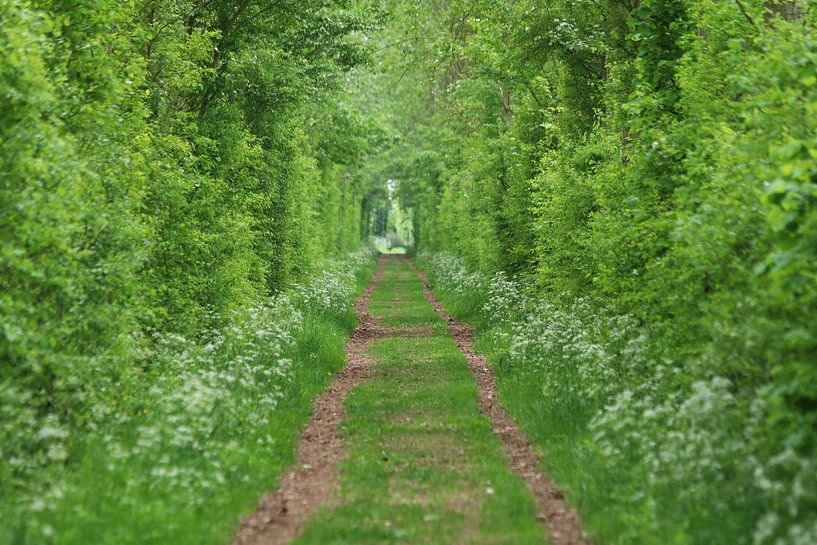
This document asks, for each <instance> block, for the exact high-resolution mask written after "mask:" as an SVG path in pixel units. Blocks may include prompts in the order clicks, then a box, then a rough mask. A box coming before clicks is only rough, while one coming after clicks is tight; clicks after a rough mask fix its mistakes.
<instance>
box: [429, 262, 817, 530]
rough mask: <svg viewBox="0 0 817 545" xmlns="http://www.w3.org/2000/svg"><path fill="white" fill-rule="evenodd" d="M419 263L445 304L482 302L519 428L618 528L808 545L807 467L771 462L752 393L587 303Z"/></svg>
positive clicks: (759, 399)
mask: <svg viewBox="0 0 817 545" xmlns="http://www.w3.org/2000/svg"><path fill="white" fill-rule="evenodd" d="M420 258H421V260H422V263H423V264H424V266H425V267H426V269H427V270H428V272H429V273H430V276H431V277H432V279H433V281H434V283H435V286H436V287H437V288H438V289H439V290H440V291H441V292H442V293H443V294H445V295H447V296H448V297H452V298H453V299H455V300H456V299H457V298H458V297H459V298H462V297H471V298H480V299H481V300H482V301H483V304H482V307H481V313H480V314H481V316H482V318H478V319H481V320H483V321H484V322H485V324H486V328H485V329H486V330H485V331H484V335H483V338H484V339H487V341H488V342H489V343H490V346H492V347H493V352H494V354H493V355H494V356H496V357H497V360H498V362H499V368H498V371H499V378H500V385H501V387H503V386H504V387H505V388H507V390H506V391H507V395H509V396H514V397H516V396H523V397H524V396H529V397H524V399H523V400H522V401H521V403H524V404H526V405H527V408H526V409H524V410H523V411H522V412H521V413H520V414H522V415H523V416H522V418H523V419H524V418H525V417H527V418H535V419H536V421H534V422H528V423H525V422H523V424H528V425H529V426H530V429H531V431H532V434H533V435H534V437H537V434H538V433H541V435H540V438H541V440H542V441H543V442H545V443H546V445H547V446H548V448H549V449H551V452H553V455H554V456H556V457H558V456H560V452H561V456H564V459H565V460H570V464H571V465H577V466H578V467H580V468H583V471H585V472H586V476H585V477H583V478H581V477H580V478H581V480H582V483H581V484H579V483H566V484H568V485H571V484H572V485H575V486H578V487H579V489H580V490H581V493H582V494H586V495H593V494H594V495H597V496H598V497H597V500H598V501H599V502H600V503H604V502H606V503H607V504H610V503H611V502H613V503H615V504H616V505H619V506H629V508H628V509H629V510H626V509H623V508H622V509H623V510H622V513H625V514H624V515H622V516H626V512H630V513H631V512H639V513H641V515H640V516H641V520H640V524H643V525H644V526H645V527H647V530H646V531H648V532H652V533H653V535H660V532H662V531H664V530H665V529H666V528H667V527H668V526H669V525H668V521H670V520H672V519H675V520H676V521H678V523H679V524H689V525H690V527H691V528H690V530H689V535H690V537H691V538H692V541H691V542H695V543H699V542H700V543H704V542H707V543H719V542H723V539H724V537H723V536H727V535H743V536H745V539H744V540H743V541H742V543H746V544H747V545H748V544H752V545H807V544H811V543H816V542H817V477H815V475H817V460H814V459H813V458H809V457H808V456H806V455H804V454H803V453H798V452H797V451H796V450H795V449H793V448H790V447H782V448H781V449H779V452H772V453H771V454H770V453H769V448H768V444H767V442H766V441H765V437H764V435H765V434H764V430H768V424H766V422H767V421H768V413H769V408H768V407H767V406H766V404H765V403H764V398H763V396H762V395H761V394H760V393H758V392H754V391H745V390H741V389H740V387H739V385H738V384H736V383H735V382H734V381H732V380H730V379H729V378H727V377H724V376H719V375H717V374H714V373H713V372H712V371H711V369H714V368H717V367H716V366H715V365H713V364H711V362H701V361H696V362H683V361H674V360H668V359H666V358H665V357H661V356H660V355H659V353H658V351H657V350H655V349H654V346H655V344H656V342H655V338H654V336H655V333H654V332H653V331H652V330H651V329H650V327H649V324H639V323H638V322H637V321H636V320H635V319H633V318H632V317H630V316H626V315H620V314H616V313H613V312H610V311H609V310H607V309H605V308H603V307H601V306H600V305H598V304H596V303H595V302H593V301H588V300H582V299H578V300H574V301H573V302H572V303H570V304H563V303H559V302H558V301H555V300H554V301H551V300H547V299H545V298H544V297H542V296H541V295H538V296H535V295H533V294H531V293H529V292H527V291H526V289H525V285H524V283H523V282H520V281H518V280H515V279H509V278H507V276H506V275H504V274H502V273H499V274H497V275H495V276H494V277H493V278H492V279H490V280H488V279H487V278H486V277H484V276H482V275H480V274H478V273H470V272H468V270H467V268H466V266H465V265H464V263H463V262H462V261H461V260H460V259H458V258H457V257H456V256H454V255H452V254H441V255H440V254H438V255H429V254H421V256H420ZM454 302H455V303H456V301H454ZM526 392H527V393H526ZM513 403H514V404H515V403H520V401H518V400H514V401H513ZM609 472H613V473H615V477H614V478H613V479H611V480H610V481H609V482H604V480H603V479H602V478H601V477H600V475H602V474H605V473H609ZM578 474H579V475H581V470H580V471H579V473H578ZM575 475H576V474H570V475H569V476H568V477H567V478H568V479H570V478H571V477H572V478H576V477H575ZM588 481H589V482H593V481H602V482H604V484H603V485H599V486H598V488H588V484H587V482H588ZM586 499H587V498H584V500H586ZM592 499H593V498H591V500H592ZM638 539H639V538H638V537H637V535H635V534H634V537H633V542H637V540H638ZM625 542H626V543H630V541H626V540H625V541H623V542H622V543H625Z"/></svg>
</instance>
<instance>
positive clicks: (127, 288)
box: [0, 0, 379, 542]
mask: <svg viewBox="0 0 817 545" xmlns="http://www.w3.org/2000/svg"><path fill="white" fill-rule="evenodd" d="M369 7H370V6H369V3H368V2H357V1H351V0H349V1H341V2H337V1H328V0H325V1H320V2H308V3H306V2H298V1H294V0H281V1H276V2H272V3H269V2H261V1H257V0H242V1H239V2H226V1H208V2H194V3H190V2H180V1H176V0H161V1H153V0H150V1H148V0H137V1H134V2H115V1H111V0H90V1H86V2H74V1H62V0H60V1H57V0H36V1H33V2H28V1H22V0H8V1H4V2H2V3H0V97H1V98H0V104H1V105H0V211H1V212H2V213H0V458H2V460H3V464H2V465H0V497H2V498H3V500H2V507H0V511H2V512H3V513H4V515H3V516H2V520H3V523H2V527H3V530H2V531H0V533H3V536H4V537H3V538H0V541H4V542H5V541H7V540H6V539H5V538H6V537H7V536H9V535H10V534H8V532H14V535H15V536H17V538H16V539H24V534H23V533H20V532H26V531H27V530H26V529H25V528H26V526H25V524H23V525H22V526H20V527H19V528H16V529H15V528H13V525H15V524H17V522H15V521H16V520H18V519H17V518H15V517H12V518H8V517H6V516H5V513H8V512H9V511H8V510H9V509H12V507H13V506H14V505H16V504H19V505H20V509H22V511H20V513H23V514H25V513H29V511H27V510H26V509H27V508H26V507H25V505H24V503H25V502H21V499H20V498H33V497H36V495H37V494H43V495H44V496H43V497H44V500H48V501H47V502H46V503H48V504H49V505H50V501H51V500H50V499H48V498H51V497H52V496H53V495H54V494H56V495H59V494H68V492H67V491H64V492H59V490H61V489H62V486H63V480H64V479H68V478H69V477H67V476H66V475H79V474H82V472H83V471H95V470H97V469H99V466H98V465H96V464H97V463H103V462H104V463H108V462H109V461H110V462H111V463H113V461H115V460H119V458H117V457H116V456H113V455H111V457H108V456H107V454H104V452H108V451H107V450H106V448H107V447H106V446H105V444H104V443H105V441H104V437H105V436H104V434H102V432H100V430H103V429H104V430H108V431H110V432H111V433H113V432H112V431H111V430H119V431H121V433H131V432H132V433H137V432H136V430H137V427H135V426H136V425H135V424H134V425H131V424H128V422H131V421H132V419H134V418H137V417H139V418H140V419H141V420H142V424H140V425H144V426H148V427H149V426H150V425H151V424H150V422H149V421H153V420H154V419H155V423H156V425H160V426H168V425H169V424H170V423H171V422H172V421H173V419H174V418H175V415H177V414H180V413H184V414H185V415H187V416H185V417H184V418H187V417H188V416H189V417H190V418H193V414H194V412H195V410H196V408H195V407H193V406H192V405H191V406H189V407H188V406H186V405H185V403H187V402H188V401H189V402H190V403H191V404H196V403H199V401H200V405H201V406H200V407H198V409H200V410H201V411H204V412H202V413H201V414H199V415H198V416H196V418H202V419H206V418H208V416H212V417H213V420H212V421H211V422H209V423H205V422H198V421H196V422H192V421H191V422H186V421H184V422H182V421H180V422H177V424H178V425H179V426H186V427H188V428H190V429H191V430H193V431H191V432H190V433H189V434H185V433H181V434H179V435H178V437H177V439H178V440H179V441H183V442H185V445H181V446H179V448H180V449H182V450H183V449H188V450H190V451H191V452H195V451H196V449H198V448H199V447H200V446H201V444H202V443H206V441H204V440H203V439H202V438H203V437H209V433H210V432H209V431H207V430H206V429H204V428H202V429H201V430H199V429H198V428H196V426H198V425H199V424H201V425H202V426H204V425H205V424H206V425H208V426H215V427H216V428H217V427H218V426H220V425H221V424H220V423H219V421H218V419H221V420H223V421H229V420H230V419H236V418H239V416H238V415H239V414H244V413H247V411H248V409H247V408H246V407H245V406H243V405H241V404H238V405H235V406H233V405H231V403H232V401H230V399H232V398H230V399H228V397H229V396H230V395H238V390H239V389H241V388H244V389H245V390H246V391H245V392H244V394H245V395H246V396H247V397H246V399H247V402H248V403H250V402H252V403H266V404H267V406H269V405H270V404H272V403H273V402H275V400H276V399H277V398H278V396H279V393H276V392H277V390H276V389H275V388H272V387H270V388H267V386H270V385H269V384H268V379H269V380H272V378H274V377H269V376H267V375H266V374H265V373H266V372H267V371H263V369H267V366H268V365H269V368H268V371H269V372H277V371H276V369H278V367H277V365H278V364H277V363H276V362H279V361H283V360H281V357H280V353H279V349H280V350H283V351H287V350H289V351H291V349H290V348H287V347H288V346H289V345H288V341H286V342H285V340H284V339H285V337H286V336H287V335H285V334H284V333H282V332H279V331H278V330H277V329H276V328H277V327H278V326H277V325H276V326H275V327H272V325H271V323H269V322H268V320H272V316H273V315H275V316H278V318H277V319H276V321H275V324H279V325H280V324H281V323H283V322H286V321H287V320H288V318H286V317H285V314H286V312H284V310H282V308H283V307H280V305H279V303H278V302H275V301H278V297H279V296H280V294H281V293H284V292H286V291H287V290H289V289H290V288H292V286H293V285H295V284H296V283H299V284H300V285H305V284H304V282H305V281H306V280H307V279H308V278H311V276H312V273H313V271H314V270H315V269H316V268H320V267H322V264H323V263H325V259H326V258H328V257H331V256H337V255H343V254H345V253H347V252H349V251H351V250H354V249H356V248H358V247H359V246H360V245H361V243H362V242H363V241H365V240H366V239H367V238H368V236H369V233H370V231H371V227H370V223H367V221H366V220H365V218H367V217H368V216H369V210H368V209H367V207H368V206H369V203H368V201H366V199H365V197H366V196H367V195H368V194H369V193H370V192H372V191H376V190H377V189H379V188H374V187H371V186H370V185H369V181H368V180H364V179H362V178H359V177H356V176H355V175H354V170H353V168H354V166H355V165H356V164H358V162H360V161H361V160H362V159H363V157H364V156H365V155H366V154H367V153H368V152H369V149H370V146H372V145H373V140H371V139H370V138H369V136H368V130H367V129H368V123H367V122H366V121H365V119H364V118H363V116H362V114H361V113H360V112H359V111H358V110H356V109H355V107H354V106H353V105H351V104H350V102H351V101H350V99H349V97H348V94H347V81H346V78H347V76H348V75H349V74H350V72H351V70H352V69H353V68H354V67H356V66H359V65H364V64H366V63H368V62H369V60H370V53H369V51H370V48H369V46H368V45H367V43H366V39H365V34H366V33H368V32H370V31H372V30H373V29H374V28H375V26H376V25H377V24H378V19H379V12H378V10H377V9H369ZM373 7H374V8H376V7H377V6H373ZM341 122H342V123H343V129H342V130H341V129H339V130H337V131H328V130H324V126H326V125H337V126H338V127H340V126H341ZM327 211H331V213H326V212H327ZM331 274H333V275H335V276H333V278H335V277H336V276H337V273H336V272H333V273H331ZM347 281H348V278H347V277H345V276H344V277H342V282H347ZM338 282H341V280H338ZM336 285H338V286H339V285H340V284H337V283H336ZM348 296H349V290H348V289H344V290H343V291H340V292H338V293H337V294H333V297H339V298H340V299H341V301H340V302H338V301H335V303H333V304H334V305H335V306H334V307H333V308H332V310H331V312H332V313H333V314H332V315H333V316H334V315H337V314H338V313H339V309H340V307H339V306H338V305H340V306H343V305H346V304H347V301H348ZM270 305H271V306H270ZM284 306H286V305H284ZM248 309H252V310H248ZM327 312H330V311H329V310H327ZM248 313H249V314H248ZM289 318H291V322H292V324H291V325H290V326H287V327H292V328H297V327H298V323H299V321H298V320H297V319H295V318H296V315H295V314H292V315H290V316H289ZM268 326H269V327H268ZM270 328H271V329H270ZM285 329H286V328H285ZM264 331H268V332H269V334H270V335H272V337H271V338H270V339H267V338H266V337H264V335H263V332H264ZM287 331H289V330H288V329H287ZM215 332H221V333H218V334H216V333H215ZM206 339H209V341H205V340H206ZM267 341H269V346H268V347H267V351H265V352H263V354H260V353H257V352H254V351H253V350H255V349H258V346H259V343H264V342H267ZM168 343H169V344H168ZM208 343H209V344H212V345H213V346H214V347H216V348H213V350H212V351H207V350H204V349H203V348H202V347H204V346H207V345H208ZM184 347H186V348H184ZM193 347H197V348H195V349H194V348H193ZM253 347H254V348H253ZM276 347H278V348H276ZM165 350H167V351H169V352H165ZM185 350H187V353H186V354H185V355H182V354H184V351H185ZM228 361H231V362H232V364H233V365H235V367H234V368H231V369H230V372H231V373H237V375H231V374H227V375H224V376H222V375H223V372H224V369H223V366H224V365H226V364H227V362H228ZM273 364H274V365H273ZM242 365H243V366H244V367H241V366H242ZM188 367H190V368H189V369H188ZM285 367H286V366H283V367H281V368H280V370H281V372H284V371H285ZM262 368H263V369H262ZM286 373H290V371H286ZM238 375H244V377H243V380H246V381H248V382H246V383H241V384H239V383H232V382H229V383H228V382H225V381H229V380H230V377H233V378H235V377H237V376H238ZM231 388H234V390H231ZM258 389H264V391H265V392H266V393H265V394H264V395H269V396H272V397H270V398H269V399H267V398H265V397H263V395H261V392H260V390H258ZM231 392H232V393H231ZM225 396H228V397H225ZM196 400H198V401H196ZM234 401H236V402H237V398H236V399H235V400H234ZM216 406H218V407H219V409H218V411H215V412H213V413H212V414H211V412H208V411H210V409H212V408H213V407H216ZM262 406H263V405H258V407H259V408H260V407H262ZM143 410H149V411H152V412H150V415H149V416H148V413H144V412H143ZM185 411H187V412H185ZM247 414H248V413H247ZM245 416H246V415H245ZM148 427H146V428H145V430H148ZM216 428H214V430H215V429H216ZM128 430H130V431H128ZM168 430H170V428H167V429H166V430H165V431H164V432H162V433H165V434H167V433H170V431H168ZM106 433H108V432H106ZM139 433H140V434H141V435H144V436H145V437H147V436H151V437H154V438H155V439H156V441H157V442H158V443H157V444H164V442H165V440H166V439H167V437H165V436H163V435H161V434H159V435H156V434H155V433H154V434H153V435H151V434H152V433H153V432H149V431H144V433H142V432H139ZM157 433H158V432H157ZM214 433H215V432H214ZM120 439H121V438H120ZM97 440H98V441H99V444H97V443H94V441H97ZM118 440H119V439H117V441H118ZM122 440H125V439H122ZM128 440H130V439H128ZM108 446H110V445H108ZM221 446H223V445H221ZM221 446H219V445H216V444H214V445H213V446H212V448H214V449H217V450H218V449H219V448H221ZM150 448H153V447H150ZM202 448H204V447H202ZM231 448H232V447H231ZM256 448H257V447H256ZM98 451H99V452H98ZM148 451H150V449H149V448H147V447H146V450H145V453H147V452H148ZM123 452H127V451H123ZM150 452H153V451H150ZM198 454H199V455H201V456H204V455H205V454H206V452H204V451H199V452H198ZM244 454H246V452H245V453H244ZM146 456H147V458H145V459H146V460H150V462H151V464H152V463H154V462H157V459H155V458H151V456H152V455H149V454H146ZM208 456H209V455H208ZM193 458H194V459H196V460H198V461H196V462H195V463H199V462H201V463H205V462H206V463H208V464H209V463H210V462H212V461H213V460H210V459H209V458H208V459H206V460H202V459H200V458H196V457H195V456H193ZM116 463H119V462H116ZM116 463H113V465H114V466H116V467H114V468H113V469H111V474H110V475H108V476H110V477H111V478H118V477H121V476H122V473H121V472H120V471H119V469H117V468H118V467H119V466H117V465H116ZM146 463H147V462H146ZM83 464H88V466H87V467H85V466H84V465H83ZM162 464H163V463H162ZM162 464H159V465H156V466H151V465H146V466H144V467H143V469H144V470H145V471H146V472H148V471H149V470H150V471H152V470H156V471H160V470H161V468H162V467H164V465H162ZM133 467H142V466H140V465H139V464H138V463H136V464H135V465H134V466H133ZM202 467H204V466H202ZM207 467H208V468H210V466H207ZM199 469H201V468H199ZM211 469H212V468H210V469H206V472H208V475H209V476H210V477H212V476H213V475H214V474H215V473H213V471H211ZM201 470H202V471H205V470H204V469H201ZM147 475H148V473H145V475H143V476H142V477H145V476H147ZM197 475H198V474H197ZM86 476H87V474H86ZM177 476H178V478H179V479H186V480H187V481H186V482H188V481H192V480H193V479H192V477H191V476H190V475H187V474H185V473H184V472H181V473H178V474H177ZM198 476H200V475H198ZM134 478H137V477H134ZM139 478H141V477H139ZM174 478H175V477H174ZM157 479H159V480H161V479H160V478H159V477H157ZM171 480H172V479H171ZM126 481H127V479H126ZM49 482H51V483H53V491H52V492H53V493H52V492H48V491H47V489H48V488H49ZM127 482H130V481H127ZM168 482H170V481H168ZM144 484H145V483H142V484H139V485H138V486H143V485H144ZM211 484H212V483H211ZM134 486H136V485H134ZM138 486H137V488H138ZM145 486H146V485H145ZM86 492H89V491H86ZM143 492H145V493H147V488H145V490H143ZM72 493H73V492H72ZM82 493H83V492H81V491H80V492H77V494H80V495H81V494H82ZM126 496H127V494H126ZM136 496H138V494H136V495H135V496H133V497H136ZM171 496H172V495H171ZM66 497H67V496H66ZM133 497H131V500H132V499H133ZM57 499H60V498H57ZM73 499H75V500H76V501H77V502H78V509H81V508H82V505H84V503H83V502H84V501H85V500H87V498H84V499H82V498H80V499H77V498H76V497H74V498H73ZM176 499H177V500H178V498H176ZM26 501H28V500H26ZM60 501H63V500H60ZM72 501H73V500H72ZM128 501H130V500H128ZM185 501H186V500H185ZM117 505H119V507H120V508H121V507H122V505H121V504H117ZM12 510H13V509H12ZM101 512H102V511H100V513H101ZM18 514H19V513H18ZM20 516H21V517H23V515H22V514H20ZM24 518H25V517H23V519H20V520H24ZM37 520H40V519H37ZM100 520H102V519H100ZM36 524H38V523H37V522H32V525H36ZM57 526H60V524H56V525H53V524H52V525H51V527H53V528H56V527H57ZM44 528H45V526H43V527H42V528H40V529H44ZM32 531H34V530H32ZM35 534H36V531H35ZM35 534H32V536H33V535H35ZM37 535H40V537H42V535H41V534H37ZM63 536H64V539H66V540H68V541H70V540H71V539H75V538H73V537H69V536H67V535H66V534H64V533H63ZM31 539H35V538H34V537H31ZM37 539H39V538H37ZM60 539H63V538H62V537H61V538H60ZM76 539H79V538H76ZM86 542H87V541H86Z"/></svg>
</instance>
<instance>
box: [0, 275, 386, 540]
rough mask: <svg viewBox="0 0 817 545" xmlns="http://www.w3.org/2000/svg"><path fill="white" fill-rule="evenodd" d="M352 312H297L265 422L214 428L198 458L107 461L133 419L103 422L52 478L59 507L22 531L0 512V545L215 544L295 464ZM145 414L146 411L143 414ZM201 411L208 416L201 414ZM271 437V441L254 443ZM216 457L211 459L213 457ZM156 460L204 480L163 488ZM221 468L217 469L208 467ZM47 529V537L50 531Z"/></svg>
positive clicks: (174, 452)
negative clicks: (115, 424) (278, 392)
mask: <svg viewBox="0 0 817 545" xmlns="http://www.w3.org/2000/svg"><path fill="white" fill-rule="evenodd" d="M373 272H374V265H373V264H372V265H371V266H370V267H367V268H366V269H365V270H363V271H360V272H359V275H358V278H357V282H358V284H357V292H360V291H362V289H363V287H364V285H365V284H366V283H367V282H368V280H369V279H370V278H371V275H372V274H373ZM355 324H356V318H355V316H354V312H353V311H352V310H351V309H350V310H349V311H348V312H347V313H345V314H343V315H328V314H326V313H322V312H320V311H319V310H318V311H317V312H313V311H309V310H305V311H304V316H303V323H302V327H301V328H300V331H299V332H298V333H297V336H296V338H295V343H294V345H293V347H292V348H291V349H289V350H288V351H287V352H286V353H285V356H286V357H287V358H289V359H290V360H292V361H293V362H294V366H293V376H292V380H291V381H290V382H289V383H288V386H287V387H286V388H285V389H284V391H283V396H282V397H281V399H280V401H279V402H278V404H277V405H276V407H275V409H274V410H273V413H272V418H271V419H270V421H269V424H268V425H267V426H265V427H263V428H252V427H246V426H245V427H242V428H241V429H233V428H218V427H217V428H216V429H215V431H214V434H213V435H212V436H211V437H210V438H209V440H210V442H211V444H218V445H224V446H225V447H224V448H222V449H219V450H215V449H212V448H211V449H209V450H208V451H207V455H206V456H203V455H202V454H201V452H199V451H197V450H196V449H195V448H190V447H189V446H185V447H172V446H168V448H167V449H166V450H165V451H163V452H160V453H159V455H161V457H162V458H164V460H160V459H157V458H156V457H154V456H153V455H150V456H149V455H146V454H143V455H141V456H136V457H133V458H132V459H130V460H128V463H126V464H122V463H116V464H111V463H110V462H111V459H110V458H109V456H110V449H107V448H104V447H105V444H104V443H106V442H108V441H109V440H110V437H115V438H116V440H117V441H118V442H121V443H123V444H125V445H138V442H139V439H140V431H139V428H138V425H134V426H133V427H132V428H130V429H107V430H100V431H99V432H98V433H96V434H94V435H92V436H89V437H86V438H84V439H83V441H82V442H81V444H77V445H75V447H74V449H73V450H72V453H71V455H72V458H71V459H72V460H76V462H74V463H72V464H70V465H69V466H68V467H67V468H66V470H65V472H64V473H63V474H62V475H59V476H55V478H58V479H59V481H57V482H58V483H59V485H60V488H61V489H63V490H65V491H67V492H66V493H65V497H64V498H62V499H61V501H60V502H59V504H58V505H59V506H60V508H59V509H58V510H56V511H53V512H45V513H41V514H40V516H39V517H38V519H37V521H36V524H37V527H38V528H39V529H41V528H43V527H47V528H50V530H49V531H47V532H45V533H43V532H42V531H39V532H29V531H25V530H23V528H24V526H25V525H26V524H29V523H31V521H27V520H23V521H20V522H19V523H17V524H15V525H11V524H9V523H10V522H11V520H9V519H6V520H5V521H4V520H2V519H3V513H2V511H1V510H0V543H2V544H4V545H5V544H6V543H9V544H15V545H17V544H19V545H23V544H26V545H29V544H30V545H33V544H37V545H40V544H42V545H90V544H93V545H168V544H180V545H193V544H196V545H199V544H200V545H223V544H224V543H227V542H229V540H230V537H231V535H232V533H233V531H234V529H235V527H236V525H237V523H238V519H239V516H240V515H241V514H243V513H248V512H251V511H252V510H253V509H254V508H255V507H256V506H257V503H258V498H259V497H260V496H261V495H262V494H263V493H264V492H267V491H269V490H271V489H274V488H276V487H277V482H278V478H279V476H280V475H281V473H282V471H283V470H284V469H285V468H286V467H287V466H288V465H290V464H291V463H292V462H293V461H294V452H295V446H296V442H297V439H298V437H299V434H300V431H301V429H302V428H303V426H304V424H305V423H306V420H307V419H308V417H309V415H310V414H311V405H312V400H313V399H314V398H315V397H316V396H317V395H318V394H319V393H320V392H322V391H323V390H324V389H325V388H326V387H327V386H328V384H329V383H330V382H331V381H332V379H333V376H334V374H335V373H336V372H337V371H339V370H340V369H341V368H342V367H343V365H344V363H345V353H344V345H345V343H346V340H347V339H348V334H349V332H350V331H351V330H352V329H353V328H354V326H355ZM149 417H150V414H149V412H148V413H147V414H146V415H145V418H146V419H148V418H149ZM203 417H204V418H207V417H208V416H207V415H203ZM265 437H271V438H273V439H274V441H273V442H272V444H271V445H270V444H269V443H265V444H263V445H260V444H259V442H258V441H259V438H265ZM214 462H216V463H217V464H215V463H214ZM162 463H167V464H169V465H172V466H173V467H175V468H181V469H182V470H185V469H187V470H190V472H191V474H194V475H205V476H206V479H207V480H208V482H209V483H210V484H209V486H208V488H207V493H206V494H202V487H201V485H202V483H201V482H196V483H194V484H195V486H191V487H189V488H187V487H185V486H170V485H168V483H167V482H165V481H163V480H162V479H161V478H157V479H154V478H151V477H150V475H151V472H152V471H153V470H155V469H156V468H157V467H159V466H161V465H162ZM216 465H217V466H219V467H220V468H222V469H221V470H220V471H219V473H221V474H222V479H219V478H218V477H217V475H216V471H215V470H214V469H212V468H213V467H215V466H216ZM47 534H51V536H52V537H48V535H47Z"/></svg>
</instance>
